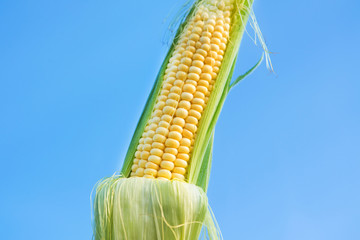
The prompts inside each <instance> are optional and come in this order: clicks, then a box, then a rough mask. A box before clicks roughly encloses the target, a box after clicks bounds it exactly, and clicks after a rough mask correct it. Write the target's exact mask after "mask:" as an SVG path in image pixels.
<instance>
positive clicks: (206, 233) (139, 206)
mask: <svg viewBox="0 0 360 240" xmlns="http://www.w3.org/2000/svg"><path fill="white" fill-rule="evenodd" d="M201 2H203V0H199V1H196V2H195V3H194V4H193V6H192V7H191V8H190V9H188V10H185V11H183V12H186V13H188V15H187V17H186V18H184V22H183V23H182V24H181V25H180V27H179V29H178V31H177V33H176V35H175V37H174V40H173V44H172V45H171V47H170V49H169V52H168V54H167V56H166V58H165V60H164V62H163V64H162V66H161V68H160V71H159V73H158V76H157V78H156V81H155V84H154V86H153V88H152V90H151V93H150V95H149V98H148V100H147V102H146V105H145V108H144V110H143V113H142V115H141V117H140V120H139V123H138V125H137V127H136V130H135V133H134V135H133V138H132V140H131V143H130V146H129V148H128V152H127V154H126V156H125V159H124V163H123V166H122V169H121V172H120V175H114V176H112V177H110V178H105V179H104V180H102V181H100V183H98V184H97V186H96V193H95V200H94V217H95V221H94V238H95V240H173V239H174V240H196V239H199V236H200V239H211V240H219V239H222V236H221V233H220V231H219V228H218V226H217V224H216V221H215V218H214V216H213V214H212V212H211V210H210V207H209V205H208V200H207V196H206V190H207V186H208V183H209V176H210V169H211V161H212V148H213V138H214V129H215V124H216V121H217V119H218V117H219V114H220V111H221V108H222V106H223V104H224V101H225V99H226V96H227V94H228V93H229V91H230V89H231V88H232V87H233V86H235V85H236V84H237V83H238V82H239V81H240V80H241V79H243V78H244V77H245V76H247V75H248V74H250V73H251V72H252V71H253V70H254V69H255V68H256V67H257V66H258V65H259V64H260V63H261V61H262V59H263V58H261V59H260V61H259V62H258V63H257V64H256V65H255V66H254V67H253V68H252V69H250V70H249V71H248V72H247V73H245V74H244V75H242V76H240V77H239V78H237V79H236V80H235V81H234V82H233V83H231V78H232V74H233V71H234V67H235V62H236V58H237V53H238V49H239V45H240V42H241V39H242V36H243V33H244V30H245V25H246V22H247V19H248V17H249V14H250V10H251V6H252V3H253V0H235V3H234V5H235V9H236V14H234V15H233V17H232V23H231V32H230V39H229V43H228V46H227V49H226V52H225V55H224V58H223V61H222V66H221V68H220V71H219V73H218V77H217V79H216V83H215V86H214V90H213V91H212V94H211V97H210V99H209V102H208V103H207V107H206V109H205V111H204V112H203V116H202V118H201V120H200V122H199V129H198V132H197V137H196V140H195V144H194V148H193V151H192V154H191V160H190V165H189V169H188V174H187V176H186V182H179V181H164V180H157V179H155V180H152V179H146V178H128V177H129V175H130V172H131V166H132V161H133V157H134V154H135V151H136V148H137V144H138V142H139V139H140V137H141V135H142V133H143V131H144V129H145V126H146V123H147V121H148V119H149V117H150V115H151V112H152V110H153V107H154V105H155V102H156V96H157V95H158V94H159V92H160V90H161V84H162V81H163V75H164V72H165V69H166V66H167V63H168V62H169V59H170V57H171V54H172V52H173V49H174V46H175V45H176V42H177V39H178V36H179V34H180V33H181V31H182V30H183V28H184V27H185V25H186V23H187V20H188V19H189V18H190V17H191V16H192V14H193V13H194V11H195V10H196V8H197V6H198V5H199V4H201ZM266 54H267V52H265V56H267V55H266Z"/></svg>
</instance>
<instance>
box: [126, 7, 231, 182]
mask: <svg viewBox="0 0 360 240" xmlns="http://www.w3.org/2000/svg"><path fill="white" fill-rule="evenodd" d="M233 9H234V6H233V1H205V2H204V4H202V5H200V6H199V8H198V9H197V11H196V12H195V14H194V15H193V16H192V17H191V18H190V20H189V22H188V23H187V25H186V26H185V28H184V31H183V32H182V34H181V35H180V38H179V41H178V42H177V44H176V46H175V49H174V52H173V53H172V56H171V58H170V60H169V63H168V64H167V68H166V70H165V75H164V80H163V83H162V86H161V89H162V90H161V92H160V93H159V95H158V96H157V98H156V105H155V107H154V110H153V112H152V114H151V117H150V118H149V120H148V122H147V124H146V127H145V131H144V133H143V134H142V137H141V138H140V140H139V144H138V146H137V151H136V153H135V156H134V160H133V165H132V172H131V176H138V177H146V178H160V179H166V180H170V179H177V180H184V179H185V174H186V168H187V166H188V162H189V160H190V155H191V149H192V147H193V144H194V142H195V139H196V132H197V129H198V126H199V121H200V120H201V116H202V112H203V111H204V109H205V107H206V104H207V102H208V99H209V97H210V96H211V90H212V89H213V86H214V84H215V82H216V78H217V73H218V72H219V68H220V67H221V61H222V59H223V57H224V52H225V50H226V44H227V42H228V37H229V32H230V24H231V15H232V14H231V12H232V10H233Z"/></svg>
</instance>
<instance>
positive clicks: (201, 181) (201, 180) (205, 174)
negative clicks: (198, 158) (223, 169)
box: [196, 133, 214, 192]
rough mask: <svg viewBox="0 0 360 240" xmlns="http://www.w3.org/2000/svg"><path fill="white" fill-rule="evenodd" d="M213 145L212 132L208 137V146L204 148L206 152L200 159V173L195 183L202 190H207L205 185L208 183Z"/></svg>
mask: <svg viewBox="0 0 360 240" xmlns="http://www.w3.org/2000/svg"><path fill="white" fill-rule="evenodd" d="M213 145H214V133H213V134H212V135H211V137H210V139H209V142H208V146H207V148H206V152H205V154H204V158H203V160H202V165H201V169H200V174H199V177H198V179H197V182H196V185H197V186H199V187H201V188H202V189H203V190H204V192H206V191H207V187H208V185H209V178H210V171H211V161H212V151H213Z"/></svg>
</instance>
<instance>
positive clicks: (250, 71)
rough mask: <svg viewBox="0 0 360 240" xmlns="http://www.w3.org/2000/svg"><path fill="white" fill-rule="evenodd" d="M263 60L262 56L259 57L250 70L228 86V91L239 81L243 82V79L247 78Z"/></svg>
mask: <svg viewBox="0 0 360 240" xmlns="http://www.w3.org/2000/svg"><path fill="white" fill-rule="evenodd" d="M263 59H264V54H263V55H261V58H260V59H259V61H258V62H257V63H256V64H255V65H254V66H253V67H252V68H250V69H249V70H248V71H247V72H246V73H244V74H243V75H240V76H239V77H237V78H236V79H235V80H234V81H233V82H232V83H231V84H230V86H229V90H231V89H232V88H233V87H235V86H236V85H237V84H238V83H239V82H240V81H241V80H243V79H244V78H246V77H247V76H249V75H250V74H251V73H252V72H253V71H254V70H255V69H256V68H257V67H258V66H259V65H260V64H261V63H262V61H263Z"/></svg>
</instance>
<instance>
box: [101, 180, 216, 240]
mask: <svg viewBox="0 0 360 240" xmlns="http://www.w3.org/2000/svg"><path fill="white" fill-rule="evenodd" d="M94 210H95V211H94V213H95V225H96V233H95V239H97V240H100V239H101V240H109V239H114V240H188V239H198V236H199V234H200V232H201V230H202V227H203V226H205V228H206V229H205V232H204V234H202V237H203V239H219V238H220V234H219V232H218V231H217V228H216V225H215V224H214V222H213V219H212V214H211V211H210V209H209V206H208V199H207V196H206V193H205V192H204V191H203V190H202V189H201V188H199V187H197V186H196V185H194V184H189V183H185V182H180V181H164V180H151V179H146V178H123V177H120V176H113V177H111V178H107V179H105V180H104V181H102V182H100V183H99V185H98V187H97V190H96V197H95V201H94Z"/></svg>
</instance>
